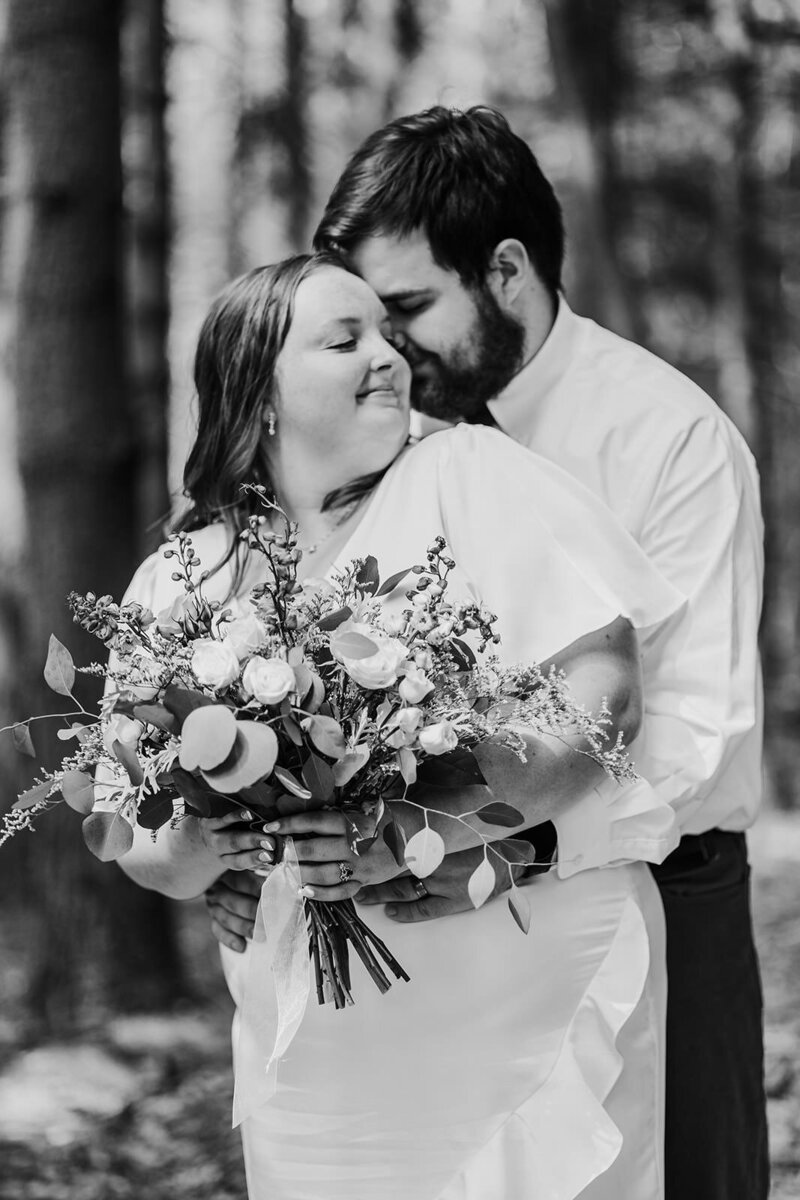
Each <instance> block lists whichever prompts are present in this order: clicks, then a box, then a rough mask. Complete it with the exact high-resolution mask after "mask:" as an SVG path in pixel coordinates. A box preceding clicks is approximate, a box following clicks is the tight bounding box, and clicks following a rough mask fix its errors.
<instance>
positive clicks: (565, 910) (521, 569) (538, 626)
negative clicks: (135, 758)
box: [129, 426, 681, 1200]
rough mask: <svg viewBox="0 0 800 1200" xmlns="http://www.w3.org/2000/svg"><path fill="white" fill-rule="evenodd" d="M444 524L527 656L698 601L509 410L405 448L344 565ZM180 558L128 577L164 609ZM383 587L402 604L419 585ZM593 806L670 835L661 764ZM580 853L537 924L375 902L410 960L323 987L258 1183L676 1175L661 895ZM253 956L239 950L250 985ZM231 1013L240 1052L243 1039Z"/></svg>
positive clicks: (657, 1180)
mask: <svg viewBox="0 0 800 1200" xmlns="http://www.w3.org/2000/svg"><path fill="white" fill-rule="evenodd" d="M439 533H442V534H444V536H445V537H446V538H447V541H448V543H449V545H450V548H451V552H452V556H453V558H454V559H455V560H456V562H457V564H458V567H457V570H456V571H454V572H453V575H452V580H453V589H454V591H458V590H461V591H463V592H464V593H466V594H470V595H472V596H477V597H479V598H480V599H481V600H483V601H485V602H486V603H487V604H488V606H489V607H490V608H491V609H492V610H493V611H494V612H496V613H497V614H498V618H499V620H498V624H497V629H498V631H499V632H500V633H501V635H502V638H503V642H502V646H501V647H500V648H499V650H500V653H501V656H502V658H503V660H504V661H506V662H509V663H514V662H526V663H527V662H532V661H537V660H539V661H541V660H542V659H544V658H546V657H548V656H549V655H551V654H552V653H554V652H555V651H556V650H558V649H560V648H562V647H563V646H565V645H568V644H569V643H570V642H572V641H573V640H575V638H577V637H578V636H580V635H581V634H584V633H587V632H589V631H590V630H593V629H597V628H600V627H602V626H604V625H606V624H607V623H608V622H610V621H611V620H612V619H613V618H614V617H616V616H617V615H618V614H619V613H622V614H624V615H626V616H628V617H629V618H630V619H631V620H632V621H633V623H634V624H635V625H636V626H637V627H639V628H645V627H648V626H650V625H653V624H655V623H657V622H659V621H661V620H663V619H665V618H666V617H667V616H668V615H669V614H670V613H671V612H673V611H674V610H675V609H676V607H678V606H679V605H680V603H681V598H680V596H679V595H678V594H677V593H676V592H675V591H674V589H672V588H671V586H670V585H668V584H666V583H665V582H664V581H663V580H662V579H661V577H660V576H659V575H658V574H657V573H656V572H655V570H654V569H653V568H652V567H651V566H650V565H649V564H648V562H647V560H646V559H645V558H644V557H643V555H642V554H641V552H640V551H639V549H638V547H637V546H636V545H635V544H634V543H633V542H632V541H631V540H630V539H629V538H628V536H627V534H625V533H624V532H623V531H622V530H621V528H620V527H619V526H618V525H617V523H616V521H615V520H614V518H613V517H612V516H611V514H610V513H609V512H608V511H607V510H605V509H603V508H602V507H601V506H600V505H599V503H598V501H597V500H596V499H595V498H594V497H592V496H590V494H589V493H588V492H586V491H585V490H584V489H583V488H582V487H581V486H580V485H579V484H576V483H575V482H574V481H573V480H572V479H571V478H570V477H569V476H568V475H566V474H565V473H563V472H562V471H561V470H560V469H559V468H558V467H555V466H553V465H552V464H550V463H549V462H546V461H545V460H543V459H539V458H537V457H536V456H534V455H532V454H531V453H530V452H529V451H527V450H523V449H521V448H520V447H519V446H517V445H516V444H515V443H513V442H512V441H511V440H510V439H508V438H506V437H504V436H503V435H502V434H500V433H498V432H496V431H494V430H490V429H485V428H482V427H478V428H474V427H468V426H458V427H456V428H455V429H453V430H448V431H445V432H443V433H439V434H435V435H433V436H431V437H430V438H428V439H426V440H425V441H424V442H423V443H422V444H421V445H419V446H418V447H415V448H413V449H410V450H408V451H406V452H405V453H404V454H403V455H402V456H401V458H400V459H399V460H398V462H397V463H396V464H395V465H394V466H393V467H392V468H391V470H390V471H389V472H388V473H387V475H386V476H385V477H384V479H383V481H382V482H381V484H380V485H379V487H378V489H377V491H376V493H375V495H374V497H373V498H372V500H371V501H370V505H369V508H368V509H367V511H366V514H365V516H364V518H363V520H362V521H361V524H360V525H359V526H358V528H357V530H356V531H355V533H354V535H353V536H352V538H351V539H350V541H349V543H348V544H347V546H346V547H345V548H344V550H343V551H342V554H341V555H340V558H339V563H340V564H344V563H345V562H347V561H349V560H350V559H351V558H353V557H356V556H359V557H364V556H366V555H367V554H374V555H375V556H376V557H377V558H378V561H379V565H380V568H381V574H382V576H383V577H384V578H387V577H388V576H389V575H390V574H391V573H392V572H394V571H396V570H399V569H401V568H403V567H409V566H411V565H413V564H414V563H416V562H419V561H424V556H425V551H426V548H427V546H428V544H429V543H430V541H431V540H432V538H433V537H435V536H436V535H437V534H439ZM193 536H194V542H195V547H196V549H197V551H198V553H199V554H200V557H201V559H202V560H203V564H204V566H208V565H210V564H212V563H213V562H214V561H215V560H218V559H219V557H220V556H221V554H222V552H223V550H224V547H225V534H224V532H223V530H222V527H221V526H210V527H208V528H207V529H205V530H203V531H201V532H200V533H199V534H197V535H193ZM170 574H171V564H170V562H169V561H165V560H164V559H163V558H160V557H159V556H158V555H154V556H152V557H151V558H150V559H149V560H147V562H146V563H145V564H143V566H142V567H141V568H140V570H139V572H138V573H137V576H136V577H135V579H134V582H133V584H132V585H131V588H130V589H129V595H130V596H135V597H136V598H137V599H139V600H141V601H142V602H143V603H146V604H148V605H150V606H151V607H153V608H155V609H156V610H158V609H159V608H161V607H165V606H166V604H167V603H168V602H169V601H170V600H171V599H172V597H173V595H174V592H175V584H174V583H173V582H172V581H171V579H170ZM228 580H229V575H228V574H227V572H221V573H220V575H218V576H215V577H214V578H213V579H212V581H211V585H212V587H213V590H214V591H215V592H216V593H217V594H224V592H225V589H226V587H227V585H228ZM389 603H390V604H391V603H394V604H395V605H398V606H400V607H402V606H403V605H404V604H405V603H406V601H405V598H404V595H403V589H402V588H400V589H399V592H398V594H397V595H396V596H395V597H394V599H393V600H391V599H390V602H389ZM576 805H577V806H578V811H580V806H585V807H586V808H587V811H588V809H589V808H593V809H595V810H596V809H597V807H598V806H599V807H600V808H602V810H603V813H604V814H605V819H607V821H608V822H610V823H613V822H616V821H624V822H625V823H626V827H627V829H628V832H629V833H630V834H631V836H632V837H634V838H635V837H636V836H637V835H638V834H641V837H642V839H643V840H644V841H646V842H647V843H648V844H650V845H651V846H653V847H654V850H653V857H663V855H664V854H666V853H667V852H668V851H669V850H670V849H671V848H672V846H673V845H674V842H675V834H674V829H673V825H672V821H671V815H670V813H669V811H668V810H666V811H665V809H664V806H663V805H662V804H661V802H660V801H658V800H657V798H656V797H655V795H654V794H653V793H652V792H651V791H650V789H649V788H647V786H646V785H644V784H639V785H633V786H632V787H627V786H626V787H620V786H619V785H617V784H615V783H613V781H610V780H609V781H608V783H607V784H604V785H603V786H602V787H601V788H599V789H598V790H597V791H596V792H595V793H593V794H591V795H589V796H587V797H584V798H581V799H579V800H577V801H576ZM556 824H557V822H556ZM592 824H593V826H594V827H595V828H596V824H597V816H596V812H595V814H594V817H593V822H592ZM576 866H577V862H576V860H573V862H572V863H562V864H561V865H560V866H559V870H558V871H557V872H551V873H549V874H547V875H540V876H537V877H536V878H535V879H534V880H533V881H532V882H531V883H530V884H528V885H527V887H526V895H527V897H528V899H529V901H530V905H531V909H532V920H531V928H530V932H529V934H528V935H527V936H525V935H523V934H522V933H521V931H520V930H519V928H518V927H517V925H516V924H515V922H514V921H513V920H512V918H511V915H510V913H509V911H508V907H507V904H506V900H505V899H504V898H503V897H500V898H499V899H497V900H494V901H491V902H489V903H487V904H486V905H485V906H484V907H483V908H481V909H480V910H479V911H477V912H467V913H461V914H458V915H455V916H450V917H445V918H442V919H439V920H435V921H430V922H426V923H420V924H397V923H395V922H392V921H391V920H390V919H389V918H387V917H386V916H385V915H384V913H383V911H382V910H381V909H378V908H374V907H370V908H365V909H363V910H362V911H363V915H364V916H365V917H366V919H367V920H368V921H369V923H370V924H371V926H372V928H373V929H374V930H375V932H376V933H377V934H378V935H379V936H380V937H382V938H383V939H384V941H385V942H386V943H387V944H388V945H389V946H390V948H391V949H392V951H393V952H394V954H395V955H396V957H397V958H398V960H399V961H400V962H401V963H402V965H403V966H404V967H405V968H406V970H407V971H408V973H409V974H410V976H411V982H410V983H403V982H397V983H395V984H394V985H393V987H392V988H391V990H390V991H389V992H388V994H386V995H381V994H379V992H378V991H377V989H376V988H375V986H374V984H373V983H372V981H371V980H370V979H369V977H368V976H367V974H366V972H365V971H364V970H363V968H362V967H361V964H360V962H358V961H357V960H356V961H354V962H353V994H354V997H355V1000H356V1003H355V1005H354V1007H352V1008H347V1009H344V1010H341V1011H336V1010H335V1009H334V1008H333V1006H332V1005H325V1006H319V1005H318V1004H317V1003H316V997H315V995H314V993H313V989H312V995H311V999H310V1000H309V1003H308V1007H307V1009H306V1011H305V1015H304V1017H303V1020H302V1023H301V1025H300V1028H299V1031H298V1033H297V1035H296V1037H295V1039H294V1041H293V1042H292V1044H291V1045H290V1047H289V1050H288V1052H287V1054H286V1056H285V1058H284V1059H283V1060H282V1061H281V1062H280V1063H279V1065H278V1069H277V1087H276V1089H275V1094H274V1095H273V1096H272V1098H271V1099H270V1100H268V1101H267V1102H266V1103H264V1104H262V1105H260V1106H259V1107H258V1108H257V1110H256V1112H255V1113H254V1115H252V1116H250V1117H249V1118H248V1119H246V1120H245V1121H244V1123H243V1125H242V1135H243V1142H244V1153H245V1162H246V1168H247V1179H248V1189H249V1195H250V1198H251V1200H345V1198H346V1200H573V1198H574V1197H578V1196H580V1197H582V1198H585V1200H658V1198H659V1197H661V1196H662V1195H663V1178H662V1166H661V1163H662V1143H663V1110H662V1092H663V1069H664V1060H663V1055H664V1013H665V999H666V981H665V971H664V930H663V917H662V911H661V905H660V899H659V896H658V893H657V890H656V887H655V884H654V883H653V881H652V878H651V876H650V873H649V871H648V869H647V867H646V866H645V865H644V864H642V863H638V864H629V865H617V866H615V867H613V868H611V869H606V870H598V869H593V870H586V871H579V870H576ZM249 954H250V951H248V952H247V953H246V954H244V955H236V954H234V953H232V952H230V951H227V950H223V952H222V957H223V964H224V968H225V973H226V977H227V980H228V984H229V986H230V989H231V993H232V995H233V997H234V1000H236V1001H237V1004H238V1003H240V1002H241V998H242V990H243V987H244V981H245V977H246V974H247V968H248V958H249ZM236 1024H237V1023H236V1022H235V1026H234V1052H235V1056H236V1055H239V1056H245V1057H247V1056H249V1055H250V1054H251V1053H252V1052H251V1051H249V1050H248V1044H249V1043H248V1030H247V1029H244V1030H241V1031H240V1030H238V1029H237V1027H236ZM240 1034H241V1036H240ZM255 1065H256V1069H257V1070H261V1065H260V1064H258V1063H257V1064H255ZM253 1066H254V1064H253V1062H252V1061H248V1062H247V1063H244V1062H242V1061H241V1058H240V1061H239V1062H237V1063H236V1067H237V1071H242V1070H243V1069H245V1068H249V1069H250V1071H252V1069H253Z"/></svg>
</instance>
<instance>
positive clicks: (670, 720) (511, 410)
mask: <svg viewBox="0 0 800 1200" xmlns="http://www.w3.org/2000/svg"><path fill="white" fill-rule="evenodd" d="M489 407H490V409H491V411H492V414H493V416H494V418H495V420H496V421H497V423H498V425H499V426H500V428H501V429H502V430H504V432H506V433H507V434H509V435H510V436H511V437H513V438H514V439H515V440H516V441H518V442H520V443H521V444H523V445H524V446H526V447H527V448H528V449H530V450H533V451H536V452H537V453H538V454H541V455H543V456H544V457H545V458H548V459H550V460H551V461H552V462H555V463H557V464H558V465H559V466H561V467H563V468H564V469H565V470H566V471H568V472H569V473H570V474H571V475H573V476H574V477H575V478H576V479H578V480H579V481H580V482H581V483H583V484H584V485H585V486H586V487H587V488H588V489H589V490H590V491H592V492H593V493H594V494H595V495H596V496H598V497H600V499H602V500H603V501H604V502H605V503H606V504H607V505H608V506H609V508H610V509H611V510H612V512H614V513H615V514H616V516H617V517H618V519H619V520H620V522H621V523H622V524H623V525H624V526H625V528H626V529H627V530H628V531H629V532H630V533H631V534H632V536H633V537H634V538H635V540H636V541H637V542H638V543H639V545H640V546H641V547H642V548H643V550H644V551H645V553H646V554H647V555H648V557H649V558H650V559H651V561H652V562H653V563H654V564H655V565H656V566H657V567H658V568H659V570H660V571H661V572H662V574H663V575H664V576H665V577H666V578H667V579H668V580H669V581H670V582H671V583H672V584H674V585H675V586H676V587H677V588H678V589H679V590H680V591H681V592H682V593H683V595H684V596H685V597H686V598H687V604H686V606H685V607H684V608H683V609H682V610H681V611H680V612H679V613H677V614H676V615H675V616H674V617H673V618H672V619H671V620H670V621H669V622H668V623H667V624H666V625H665V626H662V627H660V629H659V630H658V631H657V632H656V633H655V634H653V635H651V636H650V638H647V637H645V639H644V640H643V641H642V665H643V675H644V691H645V705H646V715H645V721H644V728H643V731H642V734H640V737H639V738H638V739H637V742H636V746H635V754H634V756H635V761H636V767H637V770H638V771H639V773H640V774H641V775H642V776H643V777H644V778H645V779H647V780H648V781H649V782H650V783H651V784H652V785H653V787H655V789H656V790H657V792H658V793H659V794H660V795H661V796H662V798H664V799H666V800H668V801H669V803H670V804H672V805H673V806H674V808H675V810H676V813H677V816H678V820H679V824H680V827H681V831H682V832H683V833H702V832H704V831H706V830H708V829H711V828H714V827H719V828H722V829H728V830H741V829H744V828H746V827H747V826H748V825H750V824H751V823H752V821H753V820H754V818H755V815H756V812H757V810H758V806H759V802H760V796H761V722H762V696H761V677H760V669H759V659H758V650H757V630H758V623H759V617H760V611H761V594H762V592H761V589H762V573H763V548H762V547H763V525H762V520H761V512H760V507H759V486H758V475H757V471H756V466H755V462H754V460H753V456H752V455H751V453H750V451H749V450H748V448H747V446H746V444H745V442H744V440H743V438H742V437H741V435H740V434H739V433H738V432H737V430H736V428H735V427H734V426H733V424H732V423H731V422H730V420H728V418H727V417H726V416H725V415H724V413H723V412H722V411H721V410H720V409H719V408H718V407H717V405H716V404H715V403H714V402H713V401H712V400H711V399H710V398H709V397H708V396H707V395H706V394H705V393H704V392H703V391H701V389H700V388H698V387H697V386H696V385H695V384H693V383H692V382H691V381H690V380H689V379H687V378H686V377H685V376H684V375H681V374H680V372H678V371H676V370H674V369H673V368H672V367H670V366H668V365H667V364H666V363H665V362H663V361H662V360H661V359H659V358H657V357H656V356H655V355H653V354H650V353H649V352H648V351H646V350H644V349H642V348H641V347H639V346H636V345H634V344H633V343H631V342H628V341H626V340H625V339H624V338H621V337H618V336H617V335H616V334H613V333H610V332H609V331H608V330H607V329H603V328H602V327H601V326H599V325H597V324H595V322H594V321H590V320H587V319H586V318H584V317H578V316H576V315H575V314H574V313H573V312H572V311H571V310H570V309H569V307H568V306H567V304H566V303H565V302H564V301H563V300H562V301H561V303H560V306H559V310H558V315H557V318H556V321H555V324H554V326H553V328H552V330H551V332H550V334H549V336H548V338H547V340H546V341H545V343H544V345H543V346H542V347H541V349H540V350H539V351H538V353H537V354H536V355H535V356H534V357H533V359H532V360H531V361H530V362H529V363H528V364H527V365H526V366H525V367H524V368H523V369H522V370H521V371H520V372H519V374H518V375H516V376H515V378H514V379H513V380H512V381H511V383H510V384H509V386H508V387H507V388H506V390H505V391H504V392H503V393H501V395H500V396H499V397H498V398H497V399H496V400H494V401H492V402H491V403H490V405H489ZM576 832H577V831H576ZM567 833H568V831H567V830H566V829H565V830H564V836H567ZM561 834H562V831H561V829H560V828H559V836H560V838H561ZM584 837H585V831H584Z"/></svg>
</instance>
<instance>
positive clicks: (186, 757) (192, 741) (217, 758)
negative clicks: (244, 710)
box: [178, 704, 274, 771]
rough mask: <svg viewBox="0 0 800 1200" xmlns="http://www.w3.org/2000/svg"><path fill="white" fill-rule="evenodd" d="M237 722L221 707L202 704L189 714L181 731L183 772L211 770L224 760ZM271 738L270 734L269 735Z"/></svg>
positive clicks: (180, 754) (230, 746)
mask: <svg viewBox="0 0 800 1200" xmlns="http://www.w3.org/2000/svg"><path fill="white" fill-rule="evenodd" d="M238 731H239V723H238V722H237V720H236V718H235V717H234V715H233V713H232V712H231V710H230V709H229V708H226V707H225V705H224V704H209V705H202V706H201V707H199V708H195V709H194V710H193V711H192V712H190V713H189V714H188V715H187V717H186V719H185V720H184V722H183V728H182V729H181V748H180V753H179V756H178V757H179V760H180V764H181V766H182V767H183V769H184V771H196V770H197V768H198V767H199V768H200V769H201V770H203V771H213V770H214V768H215V767H221V766H222V764H223V763H224V762H225V761H226V759H227V758H228V756H229V755H230V753H231V751H232V750H233V747H234V743H235V742H236V738H237V734H238ZM273 736H274V735H273Z"/></svg>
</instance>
